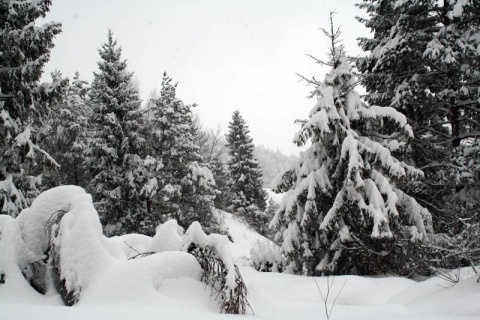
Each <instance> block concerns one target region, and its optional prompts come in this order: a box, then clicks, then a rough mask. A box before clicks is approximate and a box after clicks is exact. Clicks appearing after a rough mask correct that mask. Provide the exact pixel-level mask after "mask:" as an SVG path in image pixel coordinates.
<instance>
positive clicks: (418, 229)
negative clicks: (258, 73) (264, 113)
mask: <svg viewBox="0 0 480 320" xmlns="http://www.w3.org/2000/svg"><path fill="white" fill-rule="evenodd" d="M330 23H331V29H330V30H329V31H326V30H323V32H324V33H325V34H326V35H327V37H328V38H329V40H330V50H329V61H328V62H327V63H326V65H328V66H330V67H331V71H330V72H328V73H327V74H326V76H325V79H324V80H323V81H322V82H319V83H317V86H316V88H315V90H314V92H313V93H312V96H314V97H316V98H317V103H316V104H315V106H314V107H313V108H312V110H311V112H310V114H309V118H308V119H307V120H305V121H300V122H301V129H300V131H299V132H298V133H297V135H296V136H295V139H294V142H295V143H296V144H297V145H298V146H304V145H306V144H307V143H308V142H310V143H311V145H310V146H309V147H308V149H307V150H306V151H305V154H304V156H303V158H302V159H301V160H300V161H299V162H298V164H297V165H296V166H294V167H293V168H292V169H290V170H287V171H285V172H284V173H283V174H282V175H279V176H278V177H277V181H276V182H275V184H276V189H275V191H277V192H286V194H285V196H284V199H283V201H282V204H281V206H280V209H279V210H278V211H277V213H276V215H275V217H274V219H273V220H272V223H271V225H272V226H273V227H276V229H277V230H278V232H277V235H276V238H277V239H276V240H278V241H280V242H281V243H282V245H281V250H282V252H283V254H284V255H285V256H286V258H287V260H288V268H287V269H288V270H289V271H290V272H294V273H298V274H309V275H312V274H319V273H323V274H351V273H353V274H378V273H383V272H394V273H397V274H399V273H404V272H405V271H406V270H407V269H410V270H411V269H413V267H414V266H412V265H408V264H409V263H414V261H410V258H411V257H410V256H409V253H411V250H409V249H411V248H414V247H415V245H416V242H417V241H421V240H424V239H425V237H426V236H427V234H428V233H429V232H431V225H430V224H431V217H430V213H429V212H428V211H427V210H426V209H424V208H423V207H421V206H420V205H418V203H417V202H416V201H415V199H413V198H411V197H410V196H408V195H407V194H405V193H404V192H402V190H400V189H399V188H398V184H397V182H398V181H402V180H403V181H414V180H415V179H416V178H418V177H421V176H422V172H421V171H420V170H417V169H415V168H414V167H412V166H410V165H408V164H406V163H404V162H401V161H399V160H397V158H396V157H394V155H393V154H394V153H399V152H401V151H402V149H403V147H404V146H405V142H406V141H407V139H409V138H411V137H413V133H412V130H411V128H410V126H409V125H408V124H407V121H406V119H405V116H404V115H402V114H401V113H399V112H397V111H396V110H395V109H393V108H389V107H378V106H367V105H366V104H364V103H362V101H361V99H360V96H359V94H358V93H357V92H356V91H355V90H354V88H355V84H356V81H357V80H356V78H355V75H354V72H353V70H352V67H351V65H350V63H349V61H348V60H347V58H346V56H345V52H344V49H343V47H342V46H341V45H339V43H338V38H339V36H340V32H339V30H336V31H335V29H334V28H333V22H332V20H330ZM315 81H316V80H312V82H315Z"/></svg>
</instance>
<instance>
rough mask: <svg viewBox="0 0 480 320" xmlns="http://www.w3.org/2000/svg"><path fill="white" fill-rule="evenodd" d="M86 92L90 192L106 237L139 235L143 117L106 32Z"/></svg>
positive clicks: (129, 75)
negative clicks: (90, 113)
mask: <svg viewBox="0 0 480 320" xmlns="http://www.w3.org/2000/svg"><path fill="white" fill-rule="evenodd" d="M99 53H100V57H101V58H102V60H101V61H100V62H99V63H98V66H99V69H100V72H99V73H94V80H93V83H92V87H91V90H90V95H89V96H90V104H91V109H92V115H91V118H90V124H91V129H90V130H91V132H90V137H89V138H88V147H87V149H86V151H85V155H86V157H87V158H86V161H87V162H86V166H87V168H88V171H89V172H88V174H89V175H90V176H91V177H92V181H91V182H90V184H89V188H88V189H89V191H90V192H91V194H92V195H93V198H94V201H95V205H96V208H97V210H98V212H99V214H100V217H101V220H102V224H103V225H104V226H105V233H106V234H107V235H120V234H124V233H131V232H139V231H141V230H142V226H143V221H144V220H145V218H146V208H145V202H144V200H143V199H142V198H141V196H140V191H141V189H142V187H143V183H144V177H145V170H146V169H145V167H144V159H143V157H142V152H143V148H144V146H145V139H144V138H143V136H142V135H141V133H140V128H141V120H142V117H141V116H142V114H141V112H140V109H139V108H140V100H139V99H138V92H137V89H136V88H135V86H134V85H133V83H132V81H131V79H132V75H133V74H132V73H131V72H128V71H127V63H126V61H125V60H122V59H121V48H119V47H117V41H116V40H114V39H113V34H112V32H111V31H110V30H109V31H108V37H107V42H106V43H104V44H103V45H102V48H101V49H100V50H99Z"/></svg>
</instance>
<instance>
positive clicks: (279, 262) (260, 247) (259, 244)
mask: <svg viewBox="0 0 480 320" xmlns="http://www.w3.org/2000/svg"><path fill="white" fill-rule="evenodd" d="M250 257H251V258H250V259H251V261H252V264H253V267H254V268H255V269H256V270H258V271H262V272H283V270H284V268H285V262H286V261H285V258H284V257H283V256H282V253H281V252H280V248H279V247H278V246H276V245H275V244H273V243H272V242H270V241H266V240H257V241H256V242H255V245H254V246H253V247H252V248H251V249H250Z"/></svg>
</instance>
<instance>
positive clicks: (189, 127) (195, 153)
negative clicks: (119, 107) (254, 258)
mask: <svg viewBox="0 0 480 320" xmlns="http://www.w3.org/2000/svg"><path fill="white" fill-rule="evenodd" d="M176 87H177V85H176V84H173V83H172V79H171V78H170V77H169V76H168V75H167V74H166V73H164V75H163V80H162V88H161V90H160V96H159V97H158V99H156V100H155V101H154V104H152V105H151V106H150V108H149V109H148V110H147V114H148V115H149V116H148V117H149V124H148V127H149V135H148V139H149V141H148V145H149V148H150V150H149V154H150V156H151V157H150V159H149V160H150V163H149V167H150V171H149V172H150V173H149V176H148V184H146V185H145V187H144V188H143V190H142V192H143V194H144V195H145V197H147V198H148V210H149V212H150V213H151V219H154V220H155V222H156V223H158V222H164V221H166V220H168V219H172V218H174V219H177V221H178V222H179V224H181V225H182V226H183V227H188V226H189V225H190V224H191V223H192V222H194V221H198V222H200V223H201V224H202V226H204V227H205V229H206V230H207V231H209V232H211V231H214V230H216V229H217V228H218V226H217V223H216V220H215V219H214V217H213V208H214V206H213V201H214V198H215V195H216V190H215V181H214V179H213V176H212V173H211V171H210V169H208V168H207V167H206V166H204V165H202V164H201V162H202V158H201V157H200V155H199V148H198V146H197V145H196V144H195V142H194V138H195V134H194V132H195V128H194V124H193V121H192V112H191V106H190V105H186V104H184V103H183V102H182V101H181V100H180V99H178V98H177V97H176Z"/></svg>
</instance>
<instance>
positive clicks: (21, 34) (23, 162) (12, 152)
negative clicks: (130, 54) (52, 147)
mask: <svg viewBox="0 0 480 320" xmlns="http://www.w3.org/2000/svg"><path fill="white" fill-rule="evenodd" d="M50 4H51V1H49V0H40V1H38V0H37V1H29V0H23V1H22V0H21V1H1V2H0V97H1V100H0V212H1V213H5V214H9V215H12V216H14V217H15V216H16V215H17V214H18V213H19V212H20V211H21V210H22V209H23V208H25V207H26V206H28V205H29V204H30V202H31V199H32V198H33V197H34V196H36V195H37V193H38V190H37V188H38V186H39V184H40V182H41V180H40V175H39V172H40V171H41V170H40V169H39V168H38V166H37V165H38V164H39V163H38V161H39V160H43V159H45V158H46V159H47V162H50V163H54V160H53V159H51V158H50V157H49V156H48V154H47V153H46V152H45V151H44V150H42V149H41V148H40V147H39V146H38V141H37V135H38V133H39V131H40V130H41V128H42V126H43V124H42V120H43V118H44V116H45V114H47V113H48V108H49V103H50V102H51V99H52V98H53V97H54V96H55V94H56V93H57V92H58V91H60V90H61V86H62V84H64V83H65V81H63V80H62V81H59V82H55V83H49V84H42V85H40V84H39V80H40V77H41V74H42V69H43V66H44V65H45V63H46V62H47V61H48V59H49V58H50V51H51V50H52V48H53V39H54V38H55V36H56V35H57V34H59V33H60V32H61V24H60V23H55V22H50V23H46V24H44V25H42V26H36V25H35V20H37V19H38V18H43V17H45V16H46V13H47V12H48V11H49V6H50ZM38 155H41V158H42V159H40V157H38ZM42 162H43V161H42Z"/></svg>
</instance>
